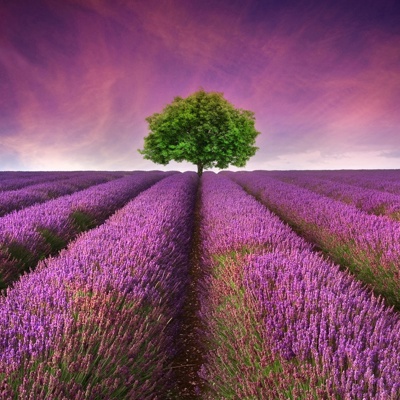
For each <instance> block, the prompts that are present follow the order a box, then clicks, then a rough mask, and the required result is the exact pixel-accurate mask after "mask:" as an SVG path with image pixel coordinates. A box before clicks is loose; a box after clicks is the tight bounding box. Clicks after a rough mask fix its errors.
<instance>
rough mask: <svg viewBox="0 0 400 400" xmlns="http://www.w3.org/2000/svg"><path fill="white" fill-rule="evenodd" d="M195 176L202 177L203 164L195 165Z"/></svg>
mask: <svg viewBox="0 0 400 400" xmlns="http://www.w3.org/2000/svg"><path fill="white" fill-rule="evenodd" d="M197 175H198V176H199V177H200V176H201V175H203V164H202V163H198V164H197Z"/></svg>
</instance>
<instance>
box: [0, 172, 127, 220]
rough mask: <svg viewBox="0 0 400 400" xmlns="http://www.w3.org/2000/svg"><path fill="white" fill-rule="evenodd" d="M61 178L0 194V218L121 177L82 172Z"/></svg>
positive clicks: (104, 173) (111, 174)
mask: <svg viewBox="0 0 400 400" xmlns="http://www.w3.org/2000/svg"><path fill="white" fill-rule="evenodd" d="M62 176H63V178H62V179H57V180H53V179H50V181H46V182H42V183H38V184H34V185H29V186H26V187H24V188H22V189H17V190H7V191H3V192H0V217H2V216H3V215H5V214H8V213H10V212H11V211H15V210H20V209H22V208H25V207H28V206H31V205H33V204H36V203H44V202H45V201H47V200H51V199H54V198H57V197H61V196H65V195H67V194H71V193H74V192H77V191H78V190H82V189H86V188H87V187H89V186H93V185H98V184H100V183H104V182H108V181H111V180H113V179H116V178H121V177H122V176H123V175H122V174H117V173H113V172H82V173H80V174H78V175H73V176H70V177H68V178H64V174H62Z"/></svg>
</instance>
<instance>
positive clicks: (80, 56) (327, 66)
mask: <svg viewBox="0 0 400 400" xmlns="http://www.w3.org/2000/svg"><path fill="white" fill-rule="evenodd" d="M310 4H312V3H310V2H290V1H286V2H280V3H279V4H278V3H274V2H262V1H256V0H249V1H245V2H243V1H241V2H239V1H231V2H228V1H219V2H212V1H204V2H191V1H183V0H165V1H158V0H148V1H146V2H141V1H127V0H126V1H124V0H117V1H109V0H90V1H88V0H85V1H84V0H63V1H60V2H53V1H50V0H38V1H35V2H28V1H18V2H10V3H8V4H3V5H1V6H0V16H1V18H2V20H3V21H5V23H3V24H2V25H1V26H0V38H1V39H0V89H1V91H2V93H6V94H7V95H6V96H1V99H0V141H1V148H2V150H1V153H0V154H1V155H0V168H1V169H7V168H14V169H136V168H140V169H162V168H163V167H162V166H158V165H154V164H152V163H150V162H149V161H146V160H142V159H141V156H140V155H139V154H138V153H137V151H136V150H137V148H139V147H141V146H142V145H143V137H144V136H145V135H146V134H147V127H146V123H145V120H144V119H145V117H146V116H148V115H150V114H152V113H154V112H156V111H160V110H161V109H162V108H163V107H164V106H165V105H166V104H167V103H169V102H170V101H171V100H172V99H173V97H174V96H176V95H181V96H186V95H188V94H190V93H191V92H193V91H195V90H197V89H198V88H199V87H200V86H202V87H204V88H205V89H206V90H216V91H222V92H224V94H225V97H226V98H227V99H228V100H230V101H231V102H232V103H234V104H235V105H236V106H238V107H242V108H246V109H251V110H253V111H255V113H256V119H257V129H258V130H259V131H261V132H262V135H261V136H260V137H259V138H258V146H259V147H260V150H259V152H258V153H257V155H256V156H255V157H254V159H253V160H251V161H250V162H249V163H248V166H249V168H250V169H257V168H251V167H252V165H265V168H270V169H279V168H283V169H285V168H289V169H295V168H296V165H297V167H298V168H302V167H303V166H306V165H308V166H310V165H316V166H317V168H318V165H319V166H321V168H324V167H323V166H324V165H329V166H330V167H329V168H335V166H336V168H344V165H348V166H349V167H348V168H357V166H354V167H351V165H355V164H354V162H356V161H357V163H359V165H360V168H363V167H362V165H364V161H363V158H362V154H364V155H365V158H366V159H370V158H371V157H372V156H371V154H372V155H373V158H374V160H375V161H374V165H375V164H376V165H377V166H376V168H380V167H379V165H378V164H379V162H380V163H381V165H382V168H386V167H384V166H385V165H390V168H394V167H393V166H392V164H393V163H396V162H398V159H397V157H392V156H390V154H396V151H397V150H396V149H397V148H400V135H399V134H398V130H399V125H400V115H399V113H398V104H400V53H399V51H398V49H399V48H400V28H398V26H397V25H396V24H395V23H394V21H395V19H396V15H399V14H396V12H398V10H399V7H398V6H396V3H395V2H392V1H389V0H388V1H383V2H380V5H373V4H372V3H371V4H369V3H368V5H366V4H365V3H363V7H361V3H359V2H354V3H353V6H352V7H349V5H348V3H346V4H345V2H342V1H338V2H335V3H330V2H327V3H326V4H325V3H324V4H325V5H324V4H322V3H320V2H315V3H314V5H310ZM378 11H379V12H378ZM346 154H348V155H352V156H353V161H351V162H350V161H349V160H348V159H347V156H345V155H346ZM340 155H343V156H340ZM289 159H290V160H289ZM371 165H372V164H371ZM177 167H181V168H187V166H186V165H183V164H177ZM398 167H400V164H399V165H398Z"/></svg>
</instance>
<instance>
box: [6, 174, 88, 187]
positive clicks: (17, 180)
mask: <svg viewBox="0 0 400 400" xmlns="http://www.w3.org/2000/svg"><path fill="white" fill-rule="evenodd" d="M81 174H82V172H80V171H74V172H71V171H63V172H1V173H0V192H3V191H7V190H17V189H21V188H24V187H28V186H31V185H36V184H39V183H44V182H52V181H54V182H55V181H58V180H62V179H68V178H73V177H79V176H80V175H81Z"/></svg>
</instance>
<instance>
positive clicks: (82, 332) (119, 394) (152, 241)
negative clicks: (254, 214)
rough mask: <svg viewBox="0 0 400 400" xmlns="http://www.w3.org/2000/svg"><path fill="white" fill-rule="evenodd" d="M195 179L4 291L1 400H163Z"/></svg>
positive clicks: (137, 207) (161, 189) (136, 208)
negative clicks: (5, 293) (158, 399)
mask: <svg viewBox="0 0 400 400" xmlns="http://www.w3.org/2000/svg"><path fill="white" fill-rule="evenodd" d="M197 179H198V178H197V175H196V174H195V173H185V174H174V175H173V176H170V177H168V178H166V179H164V180H162V181H161V182H159V183H157V184H156V185H154V186H153V187H152V188H150V189H148V190H146V191H145V192H143V193H142V194H140V195H139V196H138V197H136V198H135V199H134V200H132V201H131V202H129V203H128V204H127V205H126V206H125V207H124V208H122V209H121V210H119V211H118V212H117V213H116V214H115V215H114V216H113V217H112V218H110V219H109V220H108V221H107V222H106V223H105V224H103V225H101V226H100V227H98V228H96V229H93V230H91V231H90V232H88V233H86V234H83V235H81V236H80V237H79V238H78V239H77V240H76V241H75V242H74V243H72V244H71V245H70V246H69V248H68V249H67V250H64V251H62V252H61V254H60V255H59V257H57V258H51V259H49V260H46V261H43V262H41V263H40V265H39V267H38V269H37V270H36V271H35V272H32V273H30V274H28V275H24V276H23V277H22V278H21V279H20V280H19V281H18V282H17V283H16V284H15V286H14V287H13V288H12V289H8V290H7V296H5V297H3V298H1V299H0V378H1V379H0V382H2V383H1V384H0V387H1V389H0V397H1V398H7V399H39V398H40V399H54V398H57V399H60V400H61V399H71V398H73V399H100V398H104V399H114V398H127V399H143V400H146V399H157V398H160V399H162V398H165V397H164V396H165V393H166V392H167V391H168V389H169V387H170V385H171V382H173V379H172V373H173V371H172V370H170V368H169V365H170V364H169V360H170V359H171V357H172V356H173V355H174V353H175V352H176V348H175V347H174V343H175V336H176V330H177V329H178V325H177V324H176V320H177V316H178V315H179V313H180V310H181V308H182V303H183V301H184V296H182V293H184V292H185V288H186V285H187V269H188V262H189V260H188V259H189V251H190V240H191V233H192V224H191V221H192V220H193V209H194V201H195V193H196V186H197Z"/></svg>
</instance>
